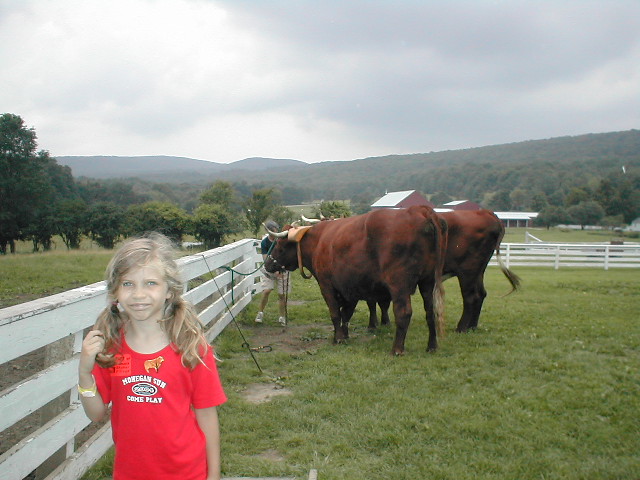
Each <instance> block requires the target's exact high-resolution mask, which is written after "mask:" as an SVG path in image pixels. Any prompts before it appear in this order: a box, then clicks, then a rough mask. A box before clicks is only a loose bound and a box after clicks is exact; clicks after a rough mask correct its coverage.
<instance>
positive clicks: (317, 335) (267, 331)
mask: <svg viewBox="0 0 640 480" xmlns="http://www.w3.org/2000/svg"><path fill="white" fill-rule="evenodd" d="M247 333H249V335H248V336H249V337H250V340H249V345H250V346H251V347H252V348H254V349H255V351H257V352H266V351H270V350H276V351H281V352H286V353H291V354H298V353H305V352H307V353H313V352H315V351H316V350H317V349H318V347H319V346H320V345H326V344H327V343H330V342H331V340H332V338H333V326H331V325H296V324H295V323H293V322H289V325H287V326H286V327H282V326H280V325H278V326H275V325H269V323H268V320H267V322H265V323H263V324H259V325H255V326H253V327H250V330H249V331H248V332H247Z"/></svg>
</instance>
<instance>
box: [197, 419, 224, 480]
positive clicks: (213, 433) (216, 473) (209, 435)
mask: <svg viewBox="0 0 640 480" xmlns="http://www.w3.org/2000/svg"><path fill="white" fill-rule="evenodd" d="M195 412H196V420H197V421H198V426H199V427H200V429H201V430H202V432H203V433H204V436H205V438H206V439H207V468H208V474H207V480H220V426H219V423H218V411H217V410H216V407H210V408H196V409H195Z"/></svg>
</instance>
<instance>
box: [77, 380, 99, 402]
mask: <svg viewBox="0 0 640 480" xmlns="http://www.w3.org/2000/svg"><path fill="white" fill-rule="evenodd" d="M92 378H93V376H92ZM97 392H98V386H97V385H96V379H95V378H94V379H93V385H91V388H82V387H81V386H80V384H78V393H79V394H80V395H82V396H83V397H95V396H96V393H97Z"/></svg>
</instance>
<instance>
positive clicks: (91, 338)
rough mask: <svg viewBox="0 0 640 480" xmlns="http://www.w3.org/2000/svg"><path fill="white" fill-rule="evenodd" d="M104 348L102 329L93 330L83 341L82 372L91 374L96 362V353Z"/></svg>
mask: <svg viewBox="0 0 640 480" xmlns="http://www.w3.org/2000/svg"><path fill="white" fill-rule="evenodd" d="M103 349H104V335H103V334H102V332H101V331H100V330H91V331H90V332H89V333H87V336H86V337H85V338H84V340H83V341H82V351H81V352H80V365H79V366H78V369H79V371H80V373H86V374H90V373H91V371H92V370H93V366H94V365H95V363H96V355H98V354H99V353H100V352H102V350H103Z"/></svg>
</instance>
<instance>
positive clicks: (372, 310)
mask: <svg viewBox="0 0 640 480" xmlns="http://www.w3.org/2000/svg"><path fill="white" fill-rule="evenodd" d="M367 307H369V327H368V328H369V330H375V329H377V328H378V312H377V311H376V308H377V304H376V302H375V300H367Z"/></svg>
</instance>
